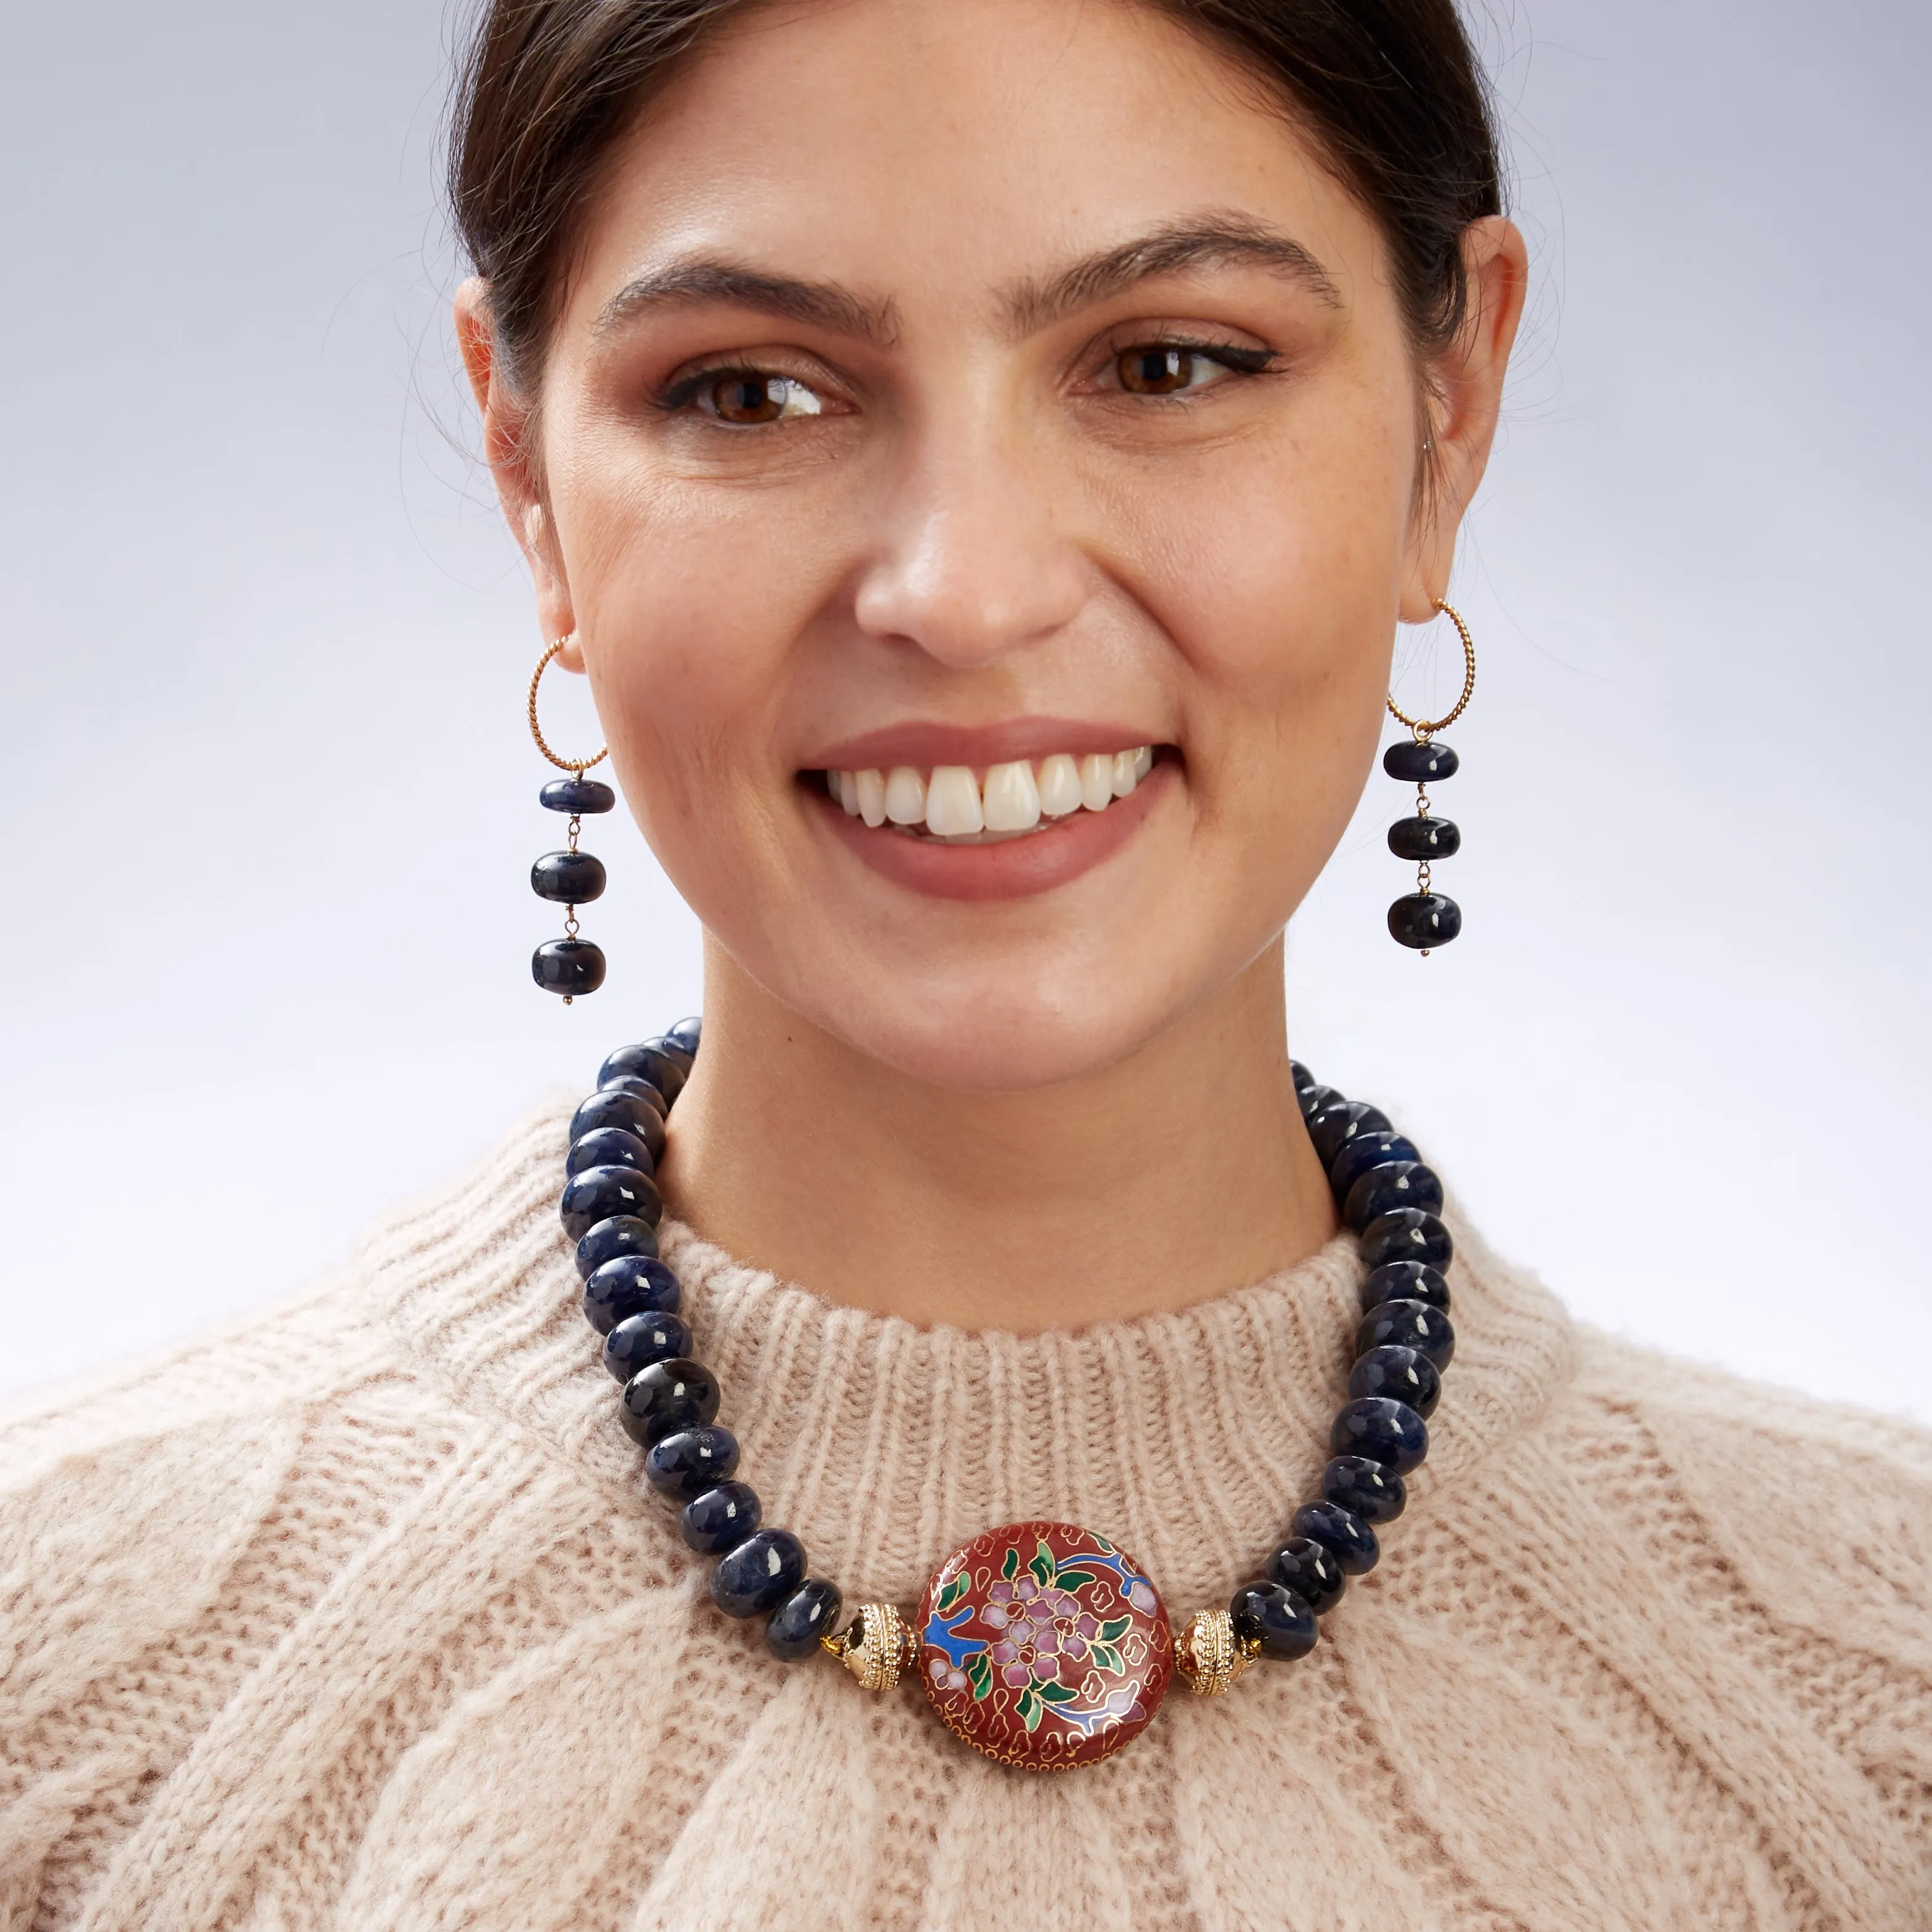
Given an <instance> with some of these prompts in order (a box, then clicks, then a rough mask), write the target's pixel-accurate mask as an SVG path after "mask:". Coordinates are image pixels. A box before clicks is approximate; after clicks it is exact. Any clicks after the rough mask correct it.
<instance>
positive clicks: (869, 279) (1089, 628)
mask: <svg viewBox="0 0 1932 1932" xmlns="http://www.w3.org/2000/svg"><path fill="white" fill-rule="evenodd" d="M580 241H581V254H580V258H579V266H578V267H577V271H576V272H575V273H574V276H573V278H572V280H571V284H570V286H569V287H568V290H567V292H566V293H565V299H564V301H563V303H562V308H561V311H560V314H559V319H558V322H557V325H556V331H555V334H554V336H553V340H552V342H551V344H550V351H549V354H548V357H547V362H546V364H545V367H544V377H543V383H542V392H541V405H540V408H539V410H538V413H537V414H536V416H535V419H534V421H533V422H532V425H530V426H529V441H528V446H527V457H528V459H529V460H526V462H525V463H522V464H519V463H517V462H516V461H514V460H505V463H502V464H500V465H499V475H502V476H503V478H504V481H505V493H506V496H507V497H508V499H509V501H510V503H511V509H512V513H513V520H514V521H516V522H517V523H518V524H519V525H520V534H523V535H525V537H526V541H529V543H530V544H531V547H532V556H533V561H534V562H535V565H536V567H537V574H538V589H539V595H540V599H541V603H542V605H543V608H542V610H541V616H542V618H543V620H544V627H545V631H546V634H547V635H550V636H555V635H558V634H561V633H562V632H564V631H569V630H572V629H574V631H575V632H576V634H577V638H578V640H580V646H581V649H582V652H583V661H584V662H585V664H586V667H587V668H588V670H589V675H590V677H591V680H592V686H593V688H594V691H595V697H596V700H597V704H598V711H599V714H600V716H601V720H602V722H603V724H604V727H605V729H606V730H607V734H608V736H609V740H610V745H611V750H612V757H613V763H614V765H615V766H616V772H617V774H618V776H619V779H620V780H621V781H622V787H623V790H624V793H625V797H626V798H627V799H628V802H629V803H630V805H631V809H632V810H633V811H634V813H635V814H636V816H637V819H638V821H639V823H640V825H641V826H642V828H643V831H644V833H645V835H646V838H648V839H649V842H650V844H651V846H652V849H653V850H654V851H655V853H656V854H657V856H658V859H659V860H660V862H661V863H662V864H663V865H664V868H665V870H666V871H667V873H668V874H669V875H670V878H671V879H672V880H673V883H675V884H676V886H677V888H678V889H679V892H682V895H684V897H685V898H686V900H687V901H688V902H689V903H690V904H691V906H692V907H693V908H694V910H695V911H696V912H697V915H698V916H699V917H700V919H701V920H702V921H703V924H704V926H705V927H706V929H707V932H709V935H711V938H712V941H713V943H715V944H717V945H718V946H721V947H723V948H724V950H726V951H727V953H729V955H730V957H731V959H732V960H733V961H734V962H736V965H737V966H738V967H739V968H741V969H742V971H743V972H744V973H745V974H747V975H748V976H749V977H750V978H751V980H753V981H754V982H756V983H757V985H758V986H761V987H762V988H763V989H764V990H765V992H766V993H767V994H769V995H771V996H772V997H773V998H775V999H776V1000H777V1001H780V1002H781V1003H782V1004H784V1006H785V1007H788V1008H790V1009H791V1010H793V1011H794V1012H795V1013H798V1014H799V1015H801V1016H803V1017H804V1018H805V1019H806V1020H807V1021H808V1022H811V1023H812V1024H814V1025H816V1026H817V1027H819V1028H823V1029H825V1030H826V1031H829V1033H831V1034H833V1035H834V1036H835V1037H839V1038H841V1039H843V1040H845V1041H847V1043H850V1044H851V1045H852V1046H856V1047H857V1048H858V1049H861V1050H862V1051H863V1052H865V1053H867V1054H868V1055H873V1056H875V1057H877V1058H879V1059H880V1060H882V1061H885V1062H886V1063H887V1064H889V1065H890V1066H892V1067H895V1068H897V1069H898V1070H901V1072H903V1073H907V1074H909V1075H910V1076H914V1077H915V1078H917V1079H922V1080H927V1081H932V1082H937V1083H940V1084H942V1085H953V1086H962V1087H968V1088H978V1087H995V1088H1004V1087H1013V1086H1021V1085H1038V1084H1043V1083H1046V1082H1052V1081H1055V1080H1058V1079H1065V1078H1068V1077H1071V1076H1076V1075H1078V1074H1079V1073H1082V1071H1084V1070H1088V1069H1091V1068H1093V1067H1097V1066H1099V1065H1102V1064H1106V1063H1109V1062H1111V1061H1114V1060H1115V1059H1117V1058H1120V1057H1121V1056H1122V1055H1125V1054H1127V1053H1129V1052H1132V1051H1133V1049H1135V1048H1136V1047H1137V1046H1139V1045H1141V1044H1142V1043H1145V1042H1146V1041H1147V1040H1150V1039H1151V1038H1152V1037H1154V1036H1156V1035H1157V1034H1160V1032H1162V1031H1163V1030H1164V1029H1165V1028H1168V1027H1169V1026H1171V1025H1174V1024H1175V1022H1177V1021H1178V1019H1180V1018H1181V1016H1184V1015H1185V1014H1187V1013H1190V1012H1191V1011H1193V1010H1196V1009H1197V1008H1198V1007H1199V1006H1200V1004H1202V1002H1203V1001H1208V1000H1210V999H1211V998H1213V997H1214V995H1216V994H1217V992H1220V991H1221V990H1222V989H1226V988H1227V987H1229V986H1230V985H1231V984H1232V983H1234V982H1235V980H1236V979H1237V978H1238V976H1239V975H1240V974H1241V973H1242V971H1244V968H1247V967H1248V966H1249V965H1251V964H1252V963H1253V962H1255V961H1256V959H1257V958H1258V956H1262V955H1263V954H1265V953H1267V952H1268V949H1269V948H1270V947H1271V945H1272V944H1273V943H1274V941H1276V940H1277V938H1278V937H1279V935H1280V932H1281V929H1282V928H1283V925H1284V924H1285V922H1286V920H1287V919H1288V918H1289V915H1290V914H1291V913H1292V911H1293V910H1294V909H1295V907H1296V905H1297V904H1298V903H1299V902H1300V901H1301V898H1302V896H1303V895H1304V893H1305V892H1307V889H1308V887H1309V886H1310V883H1311V882H1312V881H1313V879H1314V877H1315V876H1316V874H1317V872H1318V871H1319V870H1320V868H1321V867H1322V865H1323V863H1324V862H1325V860H1326V859H1327V858H1328V855H1329V853H1330V852H1331V850H1332V849H1333V847H1334V844H1335V842H1336V841H1337V838H1339V836H1340V833H1341V831H1342V829H1343V826H1344V825H1345V824H1346V822H1347V820H1348V818H1349V814H1350V811H1351V810H1352V807H1353V805H1354V802H1355V799H1356V797H1357V796H1358V793H1359V791H1360V790H1361V784H1362V782H1363V780H1364V776H1365V775H1366V772H1367V768H1368V765H1369V763H1370V758H1371V757H1372V755H1373V749H1374V746H1375V745H1376V739H1377V736H1378V731H1379V713H1380V708H1381V704H1382V695H1383V693H1384V691H1385V688H1386V681H1387V676H1388V664H1389V658H1390V652H1391V643H1392V640H1393V637H1394V627H1395V625H1396V622H1397V619H1398V617H1399V616H1404V615H1406V616H1409V617H1410V618H1412V619H1417V618H1420V617H1421V616H1425V615H1427V613H1428V611H1429V609H1430V594H1431V592H1433V591H1435V590H1439V589H1440V588H1441V578H1442V576H1443V574H1445V571H1446V565H1447V560H1448V545H1449V544H1452V543H1453V520H1452V521H1451V523H1450V524H1449V525H1448V527H1447V529H1445V526H1444V523H1443V522H1442V517H1441V515H1440V514H1439V516H1438V517H1437V518H1436V519H1435V520H1433V521H1431V522H1430V523H1427V525H1424V524H1423V523H1421V521H1420V520H1419V519H1420V515H1421V512H1420V510H1419V508H1418V504H1419V501H1420V499H1419V496H1418V490H1417V481H1418V461H1419V460H1420V459H1419V457H1418V448H1419V444H1420V441H1421V436H1422V434H1424V431H1423V430H1422V429H1421V428H1419V427H1418V425H1419V424H1420V423H1421V422H1422V421H1423V414H1422V409H1421V398H1422V392H1421V387H1420V385H1419V381H1418V371H1417V369H1416V367H1415V359H1414V356H1413V353H1412V349H1411V347H1410V344H1409V341H1408V340H1407V339H1406V335H1405V333H1404V331H1403V326H1402V321H1401V317H1400V313H1399V311H1398V309H1397V304H1396V301H1395V299H1394V295H1393V293H1392V292H1391V287H1390V280H1389V272H1388V261H1387V258H1386V254H1385V248H1384V245H1383V243H1382V238H1381V236H1380V235H1379V231H1378V229H1377V227H1376V223H1375V222H1374V220H1373V218H1372V217H1371V216H1370V214H1369V213H1368V212H1367V211H1366V210H1365V209H1364V208H1363V207H1362V206H1361V205H1360V204H1359V203H1358V202H1357V201H1356V200H1355V199H1354V198H1353V197H1352V196H1351V195H1350V194H1349V193H1348V192H1347V191H1346V190H1345V189H1344V188H1343V187H1342V186H1340V184H1338V183H1337V181H1336V180H1335V178H1334V176H1333V175H1331V173H1330V172H1328V169H1325V167H1324V166H1322V163H1321V161H1320V160H1319V157H1318V155H1317V154H1316V151H1315V150H1314V149H1313V148H1312V147H1311V146H1310V145H1309V144H1308V142H1306V141H1305V140H1304V139H1303V138H1302V137H1301V136H1300V135H1299V134H1298V133H1297V131H1296V130H1295V128H1294V127H1292V125H1291V124H1290V123H1289V121H1287V120H1286V118H1283V115H1282V113H1281V112H1280V110H1278V109H1277V108H1275V107H1273V106H1271V104H1268V103H1266V102H1265V101H1262V99H1260V98H1259V96H1258V93H1257V90H1256V86H1255V84H1254V83H1253V80H1252V78H1251V77H1248V76H1246V75H1245V74H1243V73H1241V71H1238V70H1237V69H1235V68H1232V66H1230V65H1227V64H1226V62H1224V61H1223V59H1222V58H1220V56H1218V55H1217V54H1215V53H1214V52H1212V51H1211V50H1210V49H1208V48H1206V47H1205V46H1203V45H1202V43H1200V42H1199V41H1198V40H1196V39H1194V38H1193V37H1190V36H1189V35H1188V34H1185V33H1184V32H1183V31H1181V29H1180V28H1178V27H1176V26H1174V25H1173V24H1172V23H1170V22H1169V21H1167V20H1165V19H1163V17H1160V16H1159V15H1157V14H1155V13H1151V12H1148V11H1145V10H1142V9H1141V8H1139V7H1134V6H1131V5H1102V6H1095V5H1091V4H1080V0H949V4H948V5H946V6H944V7H934V6H931V5H924V4H919V0H848V3H847V4H843V5H818V6H810V7H804V8H802V9H797V10H782V11H781V10H762V11H758V12H755V13H753V14H751V15H750V16H749V17H747V18H746V19H745V20H744V21H743V22H742V23H740V24H738V25H736V26H733V28H731V29H730V30H729V31H727V32H726V33H725V34H723V35H721V37H718V38H716V39H715V40H713V41H712V43H710V44H709V46H707V47H706V49H704V50H703V52H702V53H701V54H700V56H699V57H698V58H697V59H695V60H694V62H692V64H691V65H689V66H688V68H686V69H685V71H683V72H682V73H681V74H679V76H678V77H677V78H676V80H675V81H674V82H673V83H672V84H671V86H670V87H669V89H667V91H666V92H664V93H662V94H661V95H659V96H658V98H657V99H656V100H655V101H654V102H653V103H652V105H651V107H649V110H648V112H647V113H646V116H645V118H644V120H643V123H642V124H641V125H640V127H639V128H638V129H637V130H636V132H635V133H634V134H632V135H631V136H630V137H629V138H628V139H627V140H626V142H625V143H624V144H623V145H622V146H621V147H620V148H619V149H618V150H617V151H616V153H615V154H614V155H613V158H612V160H611V163H610V167H609V169H608V172H607V177H606V179H605V181H604V187H603V189H602V191H601V194H600V195H599V196H598V199H597V200H596V201H595V204H594V205H593V206H592V208H591V209H590V211H589V213H588V215H587V217H586V224H585V226H584V228H583V233H582V235H581V237H580ZM1505 346H1506V345H1505ZM483 353H484V352H483V351H482V350H481V348H480V347H479V348H476V349H474V350H472V364H473V365H475V363H477V362H480V360H481V356H482V355H483ZM492 407H493V408H494V409H495V410H496V412H497V413H498V415H499V417H501V418H507V417H508V416H510V415H511V414H512V413H514V405H513V404H512V403H511V401H509V400H508V399H507V398H505V396H504V395H503V394H502V391H501V389H500V387H499V389H498V390H497V391H496V392H493V396H492ZM1451 427H1452V428H1453V426H1451ZM1436 434H1437V435H1438V437H1439V439H1442V438H1444V437H1445V435H1446V434H1448V431H1445V429H1444V428H1439V429H1438V431H1436ZM1479 440H1480V441H1481V443H1483V444H1484V446H1485V447H1486V446H1487V428H1486V427H1484V428H1483V429H1482V431H1481V437H1480V438H1479ZM1480 467H1481V455H1480V452H1478V455H1476V457H1475V470H1478V471H1479V470H1480ZM1462 481H1465V482H1466V487H1460V484H1459V486H1458V487H1454V488H1452V489H1451V490H1450V491H1449V493H1448V495H1449V498H1450V502H1449V505H1448V508H1449V513H1450V514H1451V517H1452V519H1453V511H1454V508H1455V507H1457V502H1459V500H1460V499H1463V498H1466V495H1467V492H1468V488H1472V487H1473V484H1474V474H1473V473H1471V474H1469V475H1468V476H1467V477H1466V478H1464V479H1462ZM525 491H527V492H529V494H530V496H532V498H533V499H540V500H541V503H542V505H543V508H542V510H541V513H540V514H539V515H538V517H535V518H534V519H529V518H526V517H525V516H524V514H523V508H524V505H523V502H522V500H521V493H523V492H525Z"/></svg>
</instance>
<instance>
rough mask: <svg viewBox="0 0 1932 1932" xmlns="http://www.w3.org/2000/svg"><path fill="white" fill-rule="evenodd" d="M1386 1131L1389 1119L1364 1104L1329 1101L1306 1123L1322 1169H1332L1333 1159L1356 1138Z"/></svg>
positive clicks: (1352, 1101) (1366, 1103) (1377, 1110)
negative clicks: (1360, 1135) (1359, 1135)
mask: <svg viewBox="0 0 1932 1932" xmlns="http://www.w3.org/2000/svg"><path fill="white" fill-rule="evenodd" d="M1388 1131H1389V1117H1388V1115H1386V1114H1385V1113H1384V1112H1382V1109H1381V1108H1379V1107H1372V1106H1370V1104H1369V1103H1368V1102H1367V1101H1366V1100H1331V1101H1330V1102H1329V1103H1328V1106H1325V1107H1324V1108H1323V1109H1322V1111H1321V1112H1320V1113H1319V1114H1315V1115H1310V1117H1309V1121H1308V1138H1309V1139H1310V1140H1311V1141H1313V1142H1314V1143H1315V1151H1316V1154H1318V1155H1319V1157H1321V1161H1322V1166H1324V1167H1326V1168H1332V1167H1333V1166H1334V1165H1335V1157H1336V1156H1337V1154H1340V1152H1341V1151H1342V1150H1343V1148H1344V1147H1345V1146H1346V1145H1348V1143H1349V1142H1351V1141H1352V1140H1353V1139H1355V1136H1357V1135H1358V1134H1383V1133H1388Z"/></svg>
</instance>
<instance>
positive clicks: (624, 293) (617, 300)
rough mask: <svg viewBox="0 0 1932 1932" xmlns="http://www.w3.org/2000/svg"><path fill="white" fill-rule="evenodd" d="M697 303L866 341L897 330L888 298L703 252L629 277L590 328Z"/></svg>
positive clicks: (882, 339) (885, 338)
mask: <svg viewBox="0 0 1932 1932" xmlns="http://www.w3.org/2000/svg"><path fill="white" fill-rule="evenodd" d="M699 302H729V303H730V304H732V305H733V307H735V308H752V309H760V310H762V311H763V312H764V313H765V314H767V315H775V316H781V317H784V319H785V320H787V322H802V323H806V324H807V325H808V326H811V327H812V328H814V329H829V330H830V331H831V332H832V334H834V335H856V336H858V337H860V338H862V339H863V340H864V341H868V342H877V343H889V342H890V341H892V339H893V338H894V337H895V335H897V334H898V314H897V312H896V311H895V309H894V308H893V306H892V303H891V302H890V301H889V300H888V301H886V302H862V301H861V300H860V299H859V297H858V296H855V295H853V293H852V292H851V291H850V290H849V289H843V288H841V287H839V286H838V284H837V283H836V282H808V281H799V280H798V279H797V278H795V277H793V276H790V275H766V274H765V273H763V272H762V271H761V270H760V269H749V268H746V267H745V266H744V264H743V263H739V262H733V261H728V260H724V259H722V258H720V257H715V256H708V255H691V256H686V257H684V258H683V259H682V260H679V261H675V262H670V263H666V264H665V266H664V267H662V268H661V269H652V270H650V271H649V272H648V273H646V274H644V275H637V276H634V277H633V278H632V279H631V281H628V282H626V283H625V284H624V286H623V287H622V288H621V289H619V290H618V291H617V293H616V294H615V295H614V296H612V297H611V298H610V300H609V301H608V302H606V303H605V304H604V306H603V308H601V310H599V311H598V316H597V321H596V324H595V331H594V332H595V334H597V335H605V334H607V332H609V331H610V330H611V329H617V328H620V327H621V326H622V325H623V324H624V323H627V322H628V321H629V320H631V318H632V317H634V316H637V315H641V314H643V313H644V311H646V310H647V309H652V308H664V307H667V306H671V305H684V306H686V307H689V306H691V305H694V304H697V303H699Z"/></svg>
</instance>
